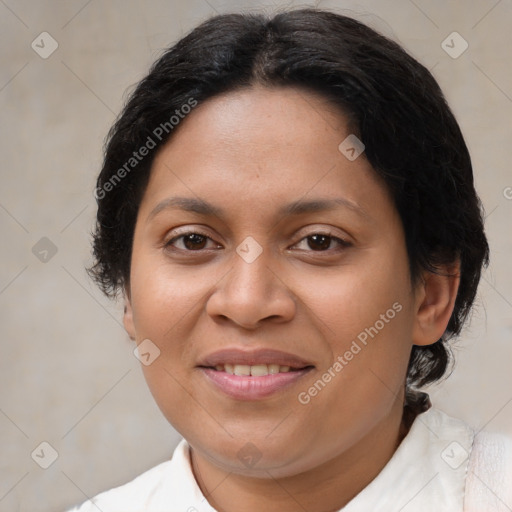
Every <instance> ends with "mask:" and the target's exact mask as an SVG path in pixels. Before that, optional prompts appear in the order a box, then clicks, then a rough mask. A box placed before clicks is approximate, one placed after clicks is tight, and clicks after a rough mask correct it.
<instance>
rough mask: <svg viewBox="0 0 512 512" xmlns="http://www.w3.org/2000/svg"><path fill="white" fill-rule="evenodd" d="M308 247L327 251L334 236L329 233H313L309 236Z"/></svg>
mask: <svg viewBox="0 0 512 512" xmlns="http://www.w3.org/2000/svg"><path fill="white" fill-rule="evenodd" d="M307 240H308V247H309V248H310V249H313V250H314V251H326V250H327V249H329V247H330V245H331V242H332V237H330V236H327V235H320V234H317V235H311V236H308V237H307Z"/></svg>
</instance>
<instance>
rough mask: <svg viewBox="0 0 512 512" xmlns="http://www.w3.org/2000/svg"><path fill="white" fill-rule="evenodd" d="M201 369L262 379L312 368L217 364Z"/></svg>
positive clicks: (271, 364)
mask: <svg viewBox="0 0 512 512" xmlns="http://www.w3.org/2000/svg"><path fill="white" fill-rule="evenodd" d="M201 368H208V369H210V370H215V371H217V372H224V373H228V374H229V375H238V376H239V377H242V376H244V377H248V376H251V377H263V376H265V375H277V374H278V373H288V372H298V371H301V370H304V369H306V368H313V367H312V366H310V365H308V366H304V367H302V368H300V367H299V368H294V367H291V366H288V365H280V364H277V363H269V364H253V365H248V364H234V363H233V364H230V363H225V364H217V365H215V367H208V366H202V367H201Z"/></svg>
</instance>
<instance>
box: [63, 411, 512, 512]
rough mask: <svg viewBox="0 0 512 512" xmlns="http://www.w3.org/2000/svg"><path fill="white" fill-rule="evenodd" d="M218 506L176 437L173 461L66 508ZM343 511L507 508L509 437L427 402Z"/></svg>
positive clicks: (177, 510)
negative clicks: (207, 494)
mask: <svg viewBox="0 0 512 512" xmlns="http://www.w3.org/2000/svg"><path fill="white" fill-rule="evenodd" d="M98 510H100V511H101V512H142V511H144V512H217V511H216V510H215V509H214V508H213V507H212V506H211V505H210V504H209V503H208V501H207V500H206V499H205V497H204V496H203V493H202V492H201V490H200V488H199V486H198V484H197V482H196V480H195V478H194V475H193V472H192V467H191V463H190V454H189V445H188V443H187V442H186V441H185V440H182V441H181V442H180V443H179V444H178V446H177V447H176V449H175V451H174V454H173V456H172V459H171V460H169V461H166V462H163V463H162V464H159V465H157V466H155V467H154V468H152V469H150V470H148V471H146V472H145V473H143V474H141V475H140V476H138V477H137V478H135V479H134V480H132V481H131V482H129V483H127V484H125V485H122V486H120V487H116V488H114V489H111V490H109V491H106V492H103V493H101V494H98V495H97V496H96V497H94V498H92V500H88V501H86V502H85V503H83V504H82V505H81V506H80V507H76V508H73V509H72V510H69V511H68V512H98ZM341 510H342V511H343V512H370V511H372V512H427V511H428V512H491V511H492V512H511V511H512V439H509V438H508V437H505V436H501V435H499V434H491V433H487V432H480V433H477V432H475V431H474V430H473V429H471V428H470V427H469V426H468V425H466V424H465V423H464V422H463V421H461V420H458V419H455V418H452V417H450V416H448V415H446V414H444V413H443V412H441V411H439V410H437V409H434V408H430V409H429V410H428V411H426V412H424V413H422V414H420V415H419V416H417V417H416V418H415V420H414V423H413V424H412V426H411V429H410V430H409V432H408V434H407V435H406V437H405V438H404V439H403V440H402V442H401V443H400V445H399V447H398V448H397V450H396V451H395V453H394V454H393V457H392V458H391V459H390V460H389V461H388V463H387V464H386V466H384V468H383V469H382V471H381V472H380V473H379V474H378V475H377V477H376V478H375V479H374V480H373V481H372V482H370V483H369V484H368V485H367V486H366V487H365V488H364V489H363V490H362V491H361V492H360V493H359V494H358V495H357V496H356V497H355V498H353V499H352V500H351V501H350V502H349V503H347V505H346V506H345V507H343V508H342V509H341Z"/></svg>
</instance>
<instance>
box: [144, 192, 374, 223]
mask: <svg viewBox="0 0 512 512" xmlns="http://www.w3.org/2000/svg"><path fill="white" fill-rule="evenodd" d="M339 207H345V208H347V209H349V210H351V211H353V212H355V213H356V214H358V215H360V216H361V217H364V218H370V216H369V215H368V213H367V212H366V211H365V210H364V209H363V208H362V207H361V206H359V205H358V204H357V203H355V202H353V201H350V200H348V199H345V198H341V197H340V198H334V199H313V200H310V201H304V200H301V199H299V200H297V201H293V202H291V203H288V204H286V205H284V206H283V207H281V208H280V209H279V211H278V213H277V215H279V216H291V215H303V214H306V213H315V212H320V211H329V210H335V209H337V208H339ZM170 209H180V210H185V211H188V212H192V213H197V214H199V215H204V216H211V217H219V218H221V219H223V218H225V216H226V213H225V211H224V210H223V209H222V208H220V207H218V206H215V205H213V204H211V203H209V202H208V201H205V200H204V199H198V198H193V197H169V198H167V199H164V200H163V201H161V202H160V203H158V204H157V205H156V206H155V207H154V208H153V210H151V213H150V214H149V215H148V218H147V222H149V221H150V220H151V219H152V218H153V217H155V216H156V215H158V214H159V213H160V212H162V211H165V210H170Z"/></svg>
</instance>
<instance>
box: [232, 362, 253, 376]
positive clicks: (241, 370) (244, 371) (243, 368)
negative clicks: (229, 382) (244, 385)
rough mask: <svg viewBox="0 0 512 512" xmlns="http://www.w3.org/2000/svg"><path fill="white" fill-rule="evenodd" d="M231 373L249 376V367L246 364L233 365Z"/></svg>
mask: <svg viewBox="0 0 512 512" xmlns="http://www.w3.org/2000/svg"><path fill="white" fill-rule="evenodd" d="M233 373H234V374H235V375H251V367H250V366H249V365H248V364H235V366H234V371H233Z"/></svg>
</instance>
